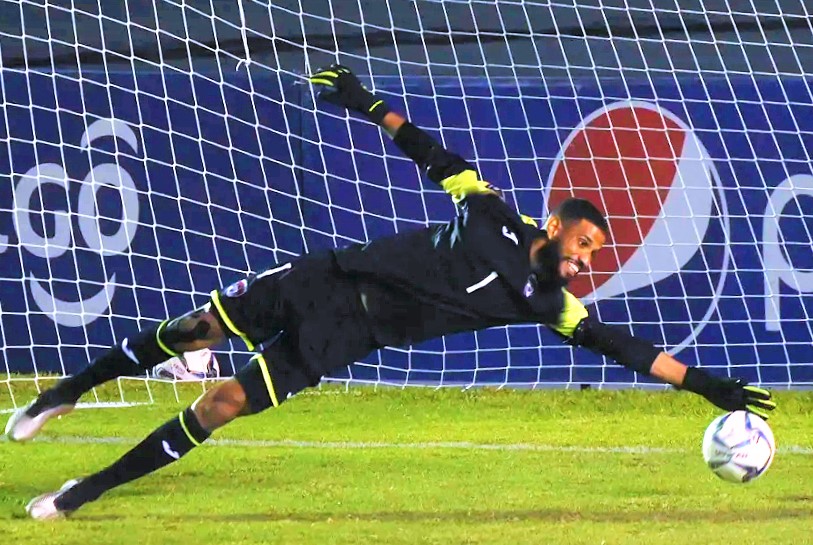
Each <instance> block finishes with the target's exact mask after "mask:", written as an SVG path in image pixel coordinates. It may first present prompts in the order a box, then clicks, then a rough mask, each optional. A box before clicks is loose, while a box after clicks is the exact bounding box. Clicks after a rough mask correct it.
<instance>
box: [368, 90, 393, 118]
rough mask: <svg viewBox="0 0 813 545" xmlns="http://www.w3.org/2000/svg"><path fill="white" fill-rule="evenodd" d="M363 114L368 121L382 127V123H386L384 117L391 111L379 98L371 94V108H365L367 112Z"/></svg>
mask: <svg viewBox="0 0 813 545" xmlns="http://www.w3.org/2000/svg"><path fill="white" fill-rule="evenodd" d="M363 113H364V115H366V116H367V119H369V120H370V121H372V122H373V123H375V124H376V125H381V122H382V121H384V116H385V115H387V114H388V113H390V109H389V107H388V106H387V103H386V102H384V101H383V100H381V99H380V98H378V97H377V96H375V95H373V94H370V102H369V106H365V111H364V112H363Z"/></svg>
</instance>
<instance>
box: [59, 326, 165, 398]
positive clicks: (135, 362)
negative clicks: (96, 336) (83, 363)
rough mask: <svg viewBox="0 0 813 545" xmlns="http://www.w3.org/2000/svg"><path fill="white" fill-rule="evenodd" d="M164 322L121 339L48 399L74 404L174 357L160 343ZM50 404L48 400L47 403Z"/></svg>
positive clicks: (63, 382)
mask: <svg viewBox="0 0 813 545" xmlns="http://www.w3.org/2000/svg"><path fill="white" fill-rule="evenodd" d="M166 323H167V322H162V323H161V324H159V325H158V326H157V327H151V328H149V329H146V330H144V331H141V332H139V333H137V334H136V335H134V336H132V337H128V338H126V339H124V340H123V341H122V342H121V344H120V345H117V346H114V347H113V348H111V349H109V350H107V351H105V352H104V353H103V354H102V355H101V356H99V357H98V358H96V359H95V360H93V361H92V362H91V364H90V365H89V366H87V367H86V368H84V369H83V370H82V371H80V372H78V373H76V374H75V375H73V376H71V377H68V378H65V379H63V380H62V381H60V382H59V383H58V384H57V385H56V386H55V387H54V388H53V390H52V391H50V392H49V396H50V397H54V398H55V399H56V400H59V401H67V402H75V401H76V400H77V399H79V398H80V397H81V396H82V394H84V393H85V392H87V391H89V390H90V389H91V388H93V387H95V386H98V385H99V384H102V383H105V382H107V381H108V380H112V379H114V378H118V377H121V376H132V375H142V374H144V372H145V371H148V370H150V369H152V368H153V367H155V366H156V365H158V364H159V363H162V362H164V361H166V360H168V359H169V358H171V357H172V356H176V355H177V354H175V352H173V351H172V349H171V348H169V347H168V346H167V345H166V344H165V343H164V342H163V341H161V339H160V337H159V335H160V334H161V332H162V330H163V328H164V326H165V325H166ZM49 400H50V399H49Z"/></svg>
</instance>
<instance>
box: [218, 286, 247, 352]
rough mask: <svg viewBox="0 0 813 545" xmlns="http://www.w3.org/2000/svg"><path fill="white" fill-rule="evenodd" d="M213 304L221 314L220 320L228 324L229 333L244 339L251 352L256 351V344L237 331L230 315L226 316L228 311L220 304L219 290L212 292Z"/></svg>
mask: <svg viewBox="0 0 813 545" xmlns="http://www.w3.org/2000/svg"><path fill="white" fill-rule="evenodd" d="M212 304H213V305H214V306H215V308H216V309H217V311H218V312H219V313H220V319H221V320H223V323H224V324H226V327H228V328H229V331H231V332H232V333H234V334H235V335H237V336H238V337H240V338H241V339H243V342H244V343H246V346H247V347H248V349H249V350H254V343H252V342H251V341H250V340H248V337H246V334H245V333H243V332H242V331H240V330H239V329H237V326H236V325H234V322H232V321H231V318H229V315H228V314H226V310H225V309H224V308H223V305H222V304H221V302H220V293H218V291H217V290H213V291H212Z"/></svg>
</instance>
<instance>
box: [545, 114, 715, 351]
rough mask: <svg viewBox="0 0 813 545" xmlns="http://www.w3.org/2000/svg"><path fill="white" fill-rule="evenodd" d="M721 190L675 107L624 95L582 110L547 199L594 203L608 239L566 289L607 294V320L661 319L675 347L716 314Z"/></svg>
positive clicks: (586, 295)
mask: <svg viewBox="0 0 813 545" xmlns="http://www.w3.org/2000/svg"><path fill="white" fill-rule="evenodd" d="M720 190H721V187H720V182H719V177H718V175H717V171H716V169H715V166H714V163H713V161H712V160H711V158H710V157H709V154H708V151H707V150H706V148H705V147H704V146H703V144H702V143H701V142H700V140H699V139H698V138H697V136H696V135H695V134H694V132H693V131H692V130H691V128H690V127H689V126H688V125H687V124H686V123H685V122H684V121H683V120H682V119H680V118H679V117H678V116H676V115H675V114H673V113H672V112H670V111H668V110H666V109H664V108H661V107H659V106H657V105H655V104H651V103H647V102H640V101H625V102H618V103H614V104H611V105H608V106H606V107H603V108H601V109H599V110H596V111H595V112H593V113H592V114H590V115H588V116H587V117H586V118H585V119H584V120H583V121H582V123H581V124H580V125H579V126H578V127H577V128H576V129H575V130H573V131H572V132H571V134H570V135H569V136H568V137H567V138H566V140H565V141H564V144H563V146H562V149H561V151H560V153H559V156H558V157H557V160H556V162H555V164H554V166H553V168H552V169H551V173H550V176H549V179H548V183H547V185H546V199H545V202H546V203H547V206H548V210H553V209H555V207H556V206H557V205H558V204H559V203H560V202H562V201H563V200H564V199H566V198H568V197H578V198H583V199H587V200H589V201H591V202H592V203H594V204H595V205H596V206H597V207H598V208H599V209H600V210H602V211H603V212H604V213H605V215H606V216H607V217H608V222H609V226H610V240H608V243H607V245H606V246H605V248H604V250H602V251H601V252H599V253H598V255H597V256H596V258H595V259H594V260H593V263H592V266H591V271H590V272H589V273H586V274H585V273H583V274H581V275H580V276H579V277H577V278H576V279H574V281H573V282H572V283H571V284H570V288H569V289H570V290H571V291H572V292H573V294H574V295H576V296H577V297H579V298H580V299H582V301H583V302H585V303H588V304H589V303H596V302H602V301H606V302H607V303H606V304H605V305H603V306H600V307H599V312H601V311H602V310H605V309H606V310H608V312H609V313H611V314H612V316H611V317H610V321H621V322H633V323H662V324H663V326H662V327H661V329H662V331H663V339H662V341H663V343H664V344H666V345H667V346H669V347H671V348H672V350H671V351H672V352H677V351H680V350H681V349H682V348H684V347H685V346H687V345H688V344H690V343H691V342H692V341H693V340H694V339H695V338H696V336H697V335H698V334H699V332H700V331H701V330H702V329H703V327H705V325H706V324H707V323H708V321H709V319H710V317H711V316H712V315H713V313H714V310H715V308H716V304H717V301H718V300H719V297H720V294H721V291H722V287H723V284H724V281H725V276H726V271H727V269H728V262H729V257H730V255H729V250H728V245H727V242H728V232H729V231H728V225H727V214H726V207H725V201H724V200H723V198H722V195H721V191H720ZM610 301H615V302H621V303H622V304H621V305H612V304H610ZM620 314H626V316H621V315H620ZM670 324H672V325H674V327H672V326H671V325H670ZM652 340H653V341H656V342H658V339H652Z"/></svg>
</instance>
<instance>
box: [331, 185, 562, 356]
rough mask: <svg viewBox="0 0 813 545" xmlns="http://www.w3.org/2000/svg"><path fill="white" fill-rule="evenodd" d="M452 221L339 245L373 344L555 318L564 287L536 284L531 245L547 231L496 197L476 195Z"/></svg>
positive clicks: (400, 342)
mask: <svg viewBox="0 0 813 545" xmlns="http://www.w3.org/2000/svg"><path fill="white" fill-rule="evenodd" d="M460 204H461V207H460V214H459V215H458V216H457V217H456V218H455V219H453V220H452V221H451V222H449V223H447V224H443V225H438V226H435V227H429V228H426V229H419V230H415V231H412V232H408V233H403V234H399V235H395V236H392V237H386V238H382V239H378V240H375V241H373V242H369V243H367V244H357V245H353V246H350V247H348V248H344V249H341V250H335V257H336V262H337V263H338V266H339V268H340V269H341V270H342V271H344V272H345V273H347V274H349V275H351V276H353V277H354V278H355V279H356V281H357V283H358V287H359V291H360V295H361V298H362V301H363V303H364V305H365V307H366V308H367V312H368V315H369V318H370V322H371V324H372V327H373V330H374V334H375V338H376V341H377V342H378V343H380V344H381V345H382V346H384V345H395V346H400V345H406V344H411V343H415V342H419V341H422V340H426V339H430V338H434V337H439V336H442V335H447V334H450V333H456V332H459V331H467V330H476V329H483V328H486V327H491V326H496V325H505V324H512V323H529V322H535V323H544V324H551V323H553V324H555V323H557V321H558V319H559V316H560V313H561V312H562V309H563V306H564V304H565V303H564V292H563V291H562V289H561V286H560V285H554V284H553V283H551V284H549V285H544V284H538V282H537V279H536V276H535V275H534V274H532V271H531V263H530V247H531V243H532V242H533V241H534V240H535V239H538V238H540V237H544V236H546V235H545V232H544V231H540V230H539V229H537V228H536V227H534V226H532V225H529V224H526V223H525V222H524V221H523V220H522V218H521V216H520V215H519V214H518V213H517V212H515V211H514V210H512V209H511V208H510V207H509V206H508V205H507V204H506V203H504V202H503V201H502V200H501V199H500V198H499V197H498V196H496V195H493V194H487V193H486V194H471V195H468V196H467V197H466V198H465V199H463V200H462V202H461V203H460Z"/></svg>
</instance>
